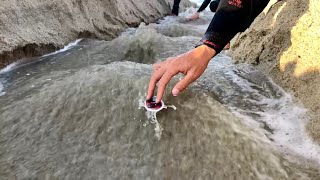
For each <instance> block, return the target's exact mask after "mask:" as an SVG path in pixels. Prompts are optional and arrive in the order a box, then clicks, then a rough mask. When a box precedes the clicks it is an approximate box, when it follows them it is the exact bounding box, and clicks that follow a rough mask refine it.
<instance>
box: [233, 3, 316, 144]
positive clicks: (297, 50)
mask: <svg viewBox="0 0 320 180" xmlns="http://www.w3.org/2000/svg"><path fill="white" fill-rule="evenodd" d="M319 18H320V1H319V0H283V1H279V2H277V3H275V4H274V5H272V6H271V8H270V9H266V10H265V11H264V13H261V14H260V16H259V17H258V18H257V19H256V20H255V22H254V23H253V24H252V25H251V27H250V28H249V29H247V30H246V32H244V33H242V34H240V35H238V36H237V37H236V38H235V39H234V43H233V46H232V47H231V50H230V55H231V56H232V57H233V58H234V59H235V60H236V61H237V62H246V63H251V64H255V65H256V66H257V67H258V68H259V69H261V70H263V71H264V72H266V73H267V74H269V75H270V76H271V77H272V78H273V79H274V80H275V81H276V82H277V83H278V84H280V85H281V86H282V87H284V88H285V89H286V90H287V91H289V92H291V93H292V94H293V95H294V96H295V97H296V99H297V100H299V101H301V102H302V103H303V104H304V106H305V107H307V108H308V109H310V112H311V113H310V114H311V121H310V122H309V124H308V126H307V129H308V131H309V132H310V134H311V136H312V137H313V138H314V139H315V140H316V141H317V142H318V143H320V58H319V55H320V19H319Z"/></svg>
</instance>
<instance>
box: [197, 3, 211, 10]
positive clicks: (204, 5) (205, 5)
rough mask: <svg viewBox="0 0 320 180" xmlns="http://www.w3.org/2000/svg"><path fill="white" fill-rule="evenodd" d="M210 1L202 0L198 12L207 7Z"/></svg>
mask: <svg viewBox="0 0 320 180" xmlns="http://www.w3.org/2000/svg"><path fill="white" fill-rule="evenodd" d="M210 2H211V0H204V1H203V3H202V4H201V6H200V8H199V9H198V12H202V11H204V10H205V9H206V8H207V7H208V5H209V4H210Z"/></svg>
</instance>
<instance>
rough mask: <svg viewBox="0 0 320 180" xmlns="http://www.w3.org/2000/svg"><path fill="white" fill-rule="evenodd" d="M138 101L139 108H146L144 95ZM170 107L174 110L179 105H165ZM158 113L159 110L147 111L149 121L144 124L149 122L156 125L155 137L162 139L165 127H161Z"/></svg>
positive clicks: (145, 124)
mask: <svg viewBox="0 0 320 180" xmlns="http://www.w3.org/2000/svg"><path fill="white" fill-rule="evenodd" d="M138 103H139V108H138V109H141V108H144V109H145V106H144V97H140V98H139V99H138ZM168 108H172V109H173V110H177V107H176V106H174V105H165V106H164V109H168ZM159 112H160V111H159ZM157 113H158V112H151V111H146V116H147V119H148V121H146V122H144V123H143V126H144V127H146V126H147V125H148V124H149V123H151V124H153V125H154V131H155V137H156V138H157V139H158V140H160V139H161V135H162V132H163V130H164V129H163V128H162V127H161V124H160V123H159V121H158V119H157Z"/></svg>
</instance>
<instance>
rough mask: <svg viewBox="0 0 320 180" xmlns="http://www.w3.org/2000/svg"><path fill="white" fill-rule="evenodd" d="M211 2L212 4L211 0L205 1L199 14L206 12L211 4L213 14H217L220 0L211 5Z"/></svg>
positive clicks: (215, 0)
mask: <svg viewBox="0 0 320 180" xmlns="http://www.w3.org/2000/svg"><path fill="white" fill-rule="evenodd" d="M210 2H211V0H204V1H203V3H202V4H201V6H200V8H199V9H198V12H202V11H204V10H205V9H206V8H207V7H208V5H209V4H210V10H211V11H212V12H216V10H217V8H218V5H219V2H220V0H214V1H212V2H211V3H210Z"/></svg>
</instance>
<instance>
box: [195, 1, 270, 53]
mask: <svg viewBox="0 0 320 180" xmlns="http://www.w3.org/2000/svg"><path fill="white" fill-rule="evenodd" d="M269 1H270V0H220V3H219V6H218V8H217V11H216V13H215V15H214V17H213V19H212V21H211V23H210V25H209V27H208V29H207V31H206V33H205V35H204V37H203V38H202V39H201V44H205V45H207V46H209V47H211V48H213V49H214V50H215V51H216V52H217V53H219V52H220V51H221V50H222V49H223V48H224V47H225V45H227V44H228V42H229V41H230V40H231V39H232V38H233V37H234V36H235V35H236V34H237V33H238V32H243V31H244V30H246V29H247V28H248V27H249V26H250V25H251V23H252V22H253V20H254V19H255V18H256V17H257V16H258V15H259V14H260V13H261V12H262V11H263V9H264V8H265V7H266V6H267V4H268V3H269Z"/></svg>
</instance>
